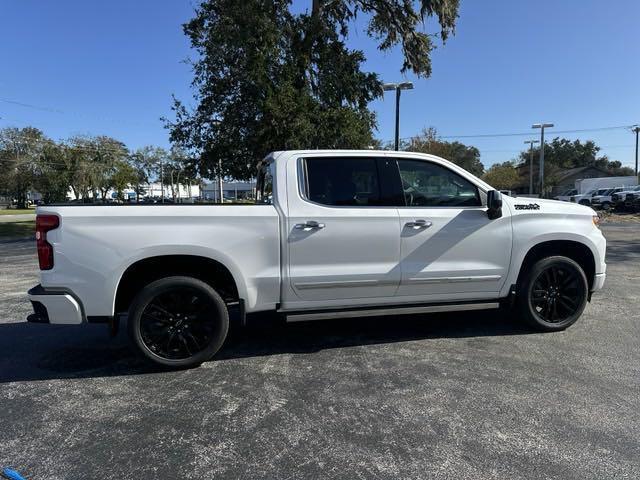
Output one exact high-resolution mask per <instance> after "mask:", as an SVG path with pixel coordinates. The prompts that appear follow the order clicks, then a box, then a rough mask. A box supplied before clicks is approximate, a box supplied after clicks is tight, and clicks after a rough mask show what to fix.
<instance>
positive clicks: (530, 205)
mask: <svg viewBox="0 0 640 480" xmlns="http://www.w3.org/2000/svg"><path fill="white" fill-rule="evenodd" d="M515 207H516V210H540V205H538V204H537V203H528V204H526V205H523V204H516V205H515Z"/></svg>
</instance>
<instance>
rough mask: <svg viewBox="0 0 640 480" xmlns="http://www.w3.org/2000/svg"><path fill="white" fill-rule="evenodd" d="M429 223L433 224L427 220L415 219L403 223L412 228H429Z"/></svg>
mask: <svg viewBox="0 0 640 480" xmlns="http://www.w3.org/2000/svg"><path fill="white" fill-rule="evenodd" d="M431 225H433V223H432V222H428V221H427V220H416V221H415V222H407V223H405V224H404V226H405V227H409V228H413V229H414V230H420V229H421V228H429V227H430V226H431Z"/></svg>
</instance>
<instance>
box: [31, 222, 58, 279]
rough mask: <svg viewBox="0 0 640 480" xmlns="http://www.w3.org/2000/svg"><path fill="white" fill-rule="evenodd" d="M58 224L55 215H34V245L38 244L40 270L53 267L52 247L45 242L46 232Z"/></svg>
mask: <svg viewBox="0 0 640 480" xmlns="http://www.w3.org/2000/svg"><path fill="white" fill-rule="evenodd" d="M59 226H60V218H59V217H58V216H57V215H37V216H36V245H37V246H38V262H39V263H40V270H51V269H52V268H53V247H52V246H51V244H50V243H49V242H47V232H48V231H49V230H53V229H55V228H58V227H59Z"/></svg>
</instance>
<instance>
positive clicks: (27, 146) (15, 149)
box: [0, 127, 50, 208]
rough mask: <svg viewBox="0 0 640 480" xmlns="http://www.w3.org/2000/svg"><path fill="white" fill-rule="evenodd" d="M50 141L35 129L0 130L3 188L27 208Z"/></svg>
mask: <svg viewBox="0 0 640 480" xmlns="http://www.w3.org/2000/svg"><path fill="white" fill-rule="evenodd" d="M48 142H50V141H49V140H48V139H47V138H46V137H45V136H44V134H43V133H42V132H41V131H40V130H38V129H37V128H33V127H25V128H14V127H10V128H5V129H3V130H1V131H0V189H1V190H2V191H3V192H4V193H5V194H6V195H7V196H9V197H11V198H13V199H15V200H16V201H17V206H18V208H26V207H27V201H28V194H29V191H31V190H32V189H33V185H34V180H35V178H36V175H37V173H38V162H39V161H40V160H41V157H42V152H43V149H44V148H45V145H47V144H48Z"/></svg>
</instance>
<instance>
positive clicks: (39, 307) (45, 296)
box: [27, 285, 83, 325]
mask: <svg viewBox="0 0 640 480" xmlns="http://www.w3.org/2000/svg"><path fill="white" fill-rule="evenodd" d="M28 295H29V300H31V304H32V305H33V314H31V315H29V317H27V321H28V322H32V323H51V324H57V325H79V324H81V323H83V314H82V307H81V305H80V303H79V302H78V300H76V299H75V298H74V297H73V296H72V295H70V294H69V293H67V292H61V291H50V290H45V289H44V288H43V287H42V285H37V286H35V287H33V288H32V289H31V290H29V292H28Z"/></svg>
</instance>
